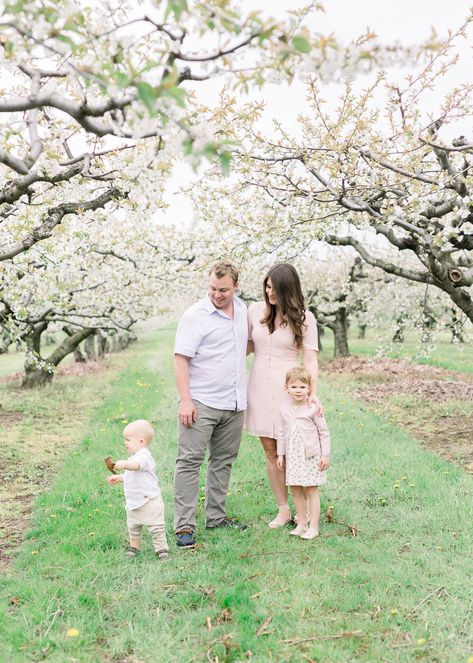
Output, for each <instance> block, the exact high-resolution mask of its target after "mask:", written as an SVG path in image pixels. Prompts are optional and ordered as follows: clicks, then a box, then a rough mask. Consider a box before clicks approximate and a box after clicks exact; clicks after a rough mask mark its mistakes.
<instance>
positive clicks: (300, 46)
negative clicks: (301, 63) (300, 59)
mask: <svg viewBox="0 0 473 663" xmlns="http://www.w3.org/2000/svg"><path fill="white" fill-rule="evenodd" d="M292 45H293V46H294V48H295V49H296V51H298V52H299V53H310V51H311V49H312V46H311V45H310V42H309V41H308V40H307V39H306V38H305V37H301V36H296V37H293V38H292Z"/></svg>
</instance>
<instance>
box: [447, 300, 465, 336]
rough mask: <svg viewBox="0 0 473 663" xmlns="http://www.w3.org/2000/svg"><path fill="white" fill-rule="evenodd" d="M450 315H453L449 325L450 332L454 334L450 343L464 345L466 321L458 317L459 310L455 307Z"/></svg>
mask: <svg viewBox="0 0 473 663" xmlns="http://www.w3.org/2000/svg"><path fill="white" fill-rule="evenodd" d="M450 313H451V314H452V319H451V322H450V324H449V325H448V326H449V327H450V331H451V332H452V338H451V340H450V343H464V342H465V337H464V335H463V325H464V324H465V320H462V319H461V318H460V316H459V315H458V310H457V309H456V308H454V307H453V306H452V308H451V309H450Z"/></svg>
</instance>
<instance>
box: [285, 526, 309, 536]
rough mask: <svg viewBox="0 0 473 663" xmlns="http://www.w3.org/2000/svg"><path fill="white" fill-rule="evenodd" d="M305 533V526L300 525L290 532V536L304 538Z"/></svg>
mask: <svg viewBox="0 0 473 663" xmlns="http://www.w3.org/2000/svg"><path fill="white" fill-rule="evenodd" d="M305 531H306V526H305V525H298V526H297V527H295V528H294V529H293V530H292V531H291V532H289V534H290V535H291V536H303V535H304V533H305Z"/></svg>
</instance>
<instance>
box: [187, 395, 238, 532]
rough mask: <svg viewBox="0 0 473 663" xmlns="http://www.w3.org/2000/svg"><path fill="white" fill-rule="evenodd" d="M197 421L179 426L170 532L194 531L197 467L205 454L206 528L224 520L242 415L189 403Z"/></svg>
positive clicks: (197, 487) (198, 467)
mask: <svg viewBox="0 0 473 663" xmlns="http://www.w3.org/2000/svg"><path fill="white" fill-rule="evenodd" d="M193 403H194V405H195V407H196V411H197V421H196V422H194V423H193V424H192V427H191V428H187V427H186V426H183V425H182V424H181V423H180V422H179V430H178V452H177V460H176V471H175V475H174V500H175V502H174V504H175V506H174V530H175V531H176V532H180V531H182V530H183V529H187V528H189V529H191V530H193V531H194V530H195V512H196V507H197V499H198V496H199V474H200V467H201V465H202V463H203V462H204V458H205V452H206V450H207V449H208V451H209V464H208V469H207V478H206V485H205V514H206V525H208V526H210V527H212V526H214V525H216V524H218V523H219V522H221V521H222V520H223V519H224V518H225V516H226V511H225V501H226V498H227V492H228V484H229V482H230V473H231V470H232V464H233V462H234V460H235V459H236V457H237V455H238V450H239V448H240V441H241V431H242V429H243V417H244V413H243V412H235V411H233V410H217V409H215V408H212V407H208V406H207V405H204V404H203V403H200V402H199V401H193Z"/></svg>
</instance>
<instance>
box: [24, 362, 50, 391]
mask: <svg viewBox="0 0 473 663" xmlns="http://www.w3.org/2000/svg"><path fill="white" fill-rule="evenodd" d="M53 375H54V373H53V371H52V370H49V371H48V370H46V368H44V367H41V366H34V365H33V364H31V365H30V366H28V364H27V363H25V375H24V377H23V380H22V382H21V386H22V388H23V389H34V388H35V387H44V386H45V385H47V384H49V383H50V382H51V381H52V379H53Z"/></svg>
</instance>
